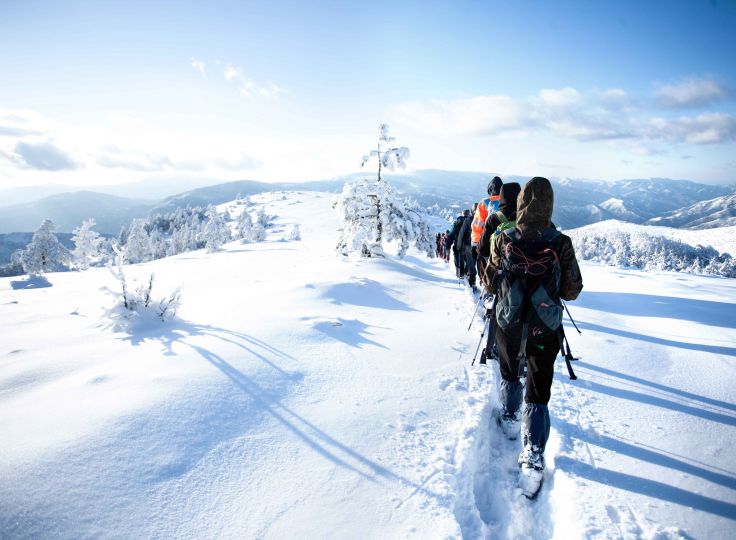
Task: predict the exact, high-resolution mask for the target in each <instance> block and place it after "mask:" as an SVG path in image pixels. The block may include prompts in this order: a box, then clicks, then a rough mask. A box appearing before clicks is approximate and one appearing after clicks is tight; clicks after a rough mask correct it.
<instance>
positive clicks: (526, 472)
mask: <svg viewBox="0 0 736 540" xmlns="http://www.w3.org/2000/svg"><path fill="white" fill-rule="evenodd" d="M543 483H544V471H543V470H541V471H540V470H538V469H535V468H534V467H530V466H529V465H527V464H526V463H525V464H524V465H522V466H521V470H520V471H519V487H520V488H521V492H522V493H523V494H524V497H526V498H527V499H530V500H534V499H536V498H537V495H539V492H540V491H541V489H542V484H543Z"/></svg>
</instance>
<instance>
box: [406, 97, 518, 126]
mask: <svg viewBox="0 0 736 540" xmlns="http://www.w3.org/2000/svg"><path fill="white" fill-rule="evenodd" d="M395 113H396V115H397V116H398V118H399V121H400V122H402V123H404V124H407V125H409V126H410V127H411V128H413V129H415V130H417V131H421V132H427V133H431V134H434V135H439V136H454V135H489V134H493V133H499V132H503V131H510V130H515V129H520V128H521V127H523V125H524V123H525V118H524V114H523V110H522V108H521V107H520V106H519V104H517V103H516V101H515V100H514V99H512V98H510V97H508V96H477V97H473V98H462V99H456V100H432V101H429V102H412V103H404V104H402V105H400V106H398V107H397V108H396V110H395Z"/></svg>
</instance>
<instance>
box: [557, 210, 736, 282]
mask: <svg viewBox="0 0 736 540" xmlns="http://www.w3.org/2000/svg"><path fill="white" fill-rule="evenodd" d="M566 233H567V234H568V235H569V236H570V238H572V241H573V245H574V247H575V253H576V255H577V256H578V258H579V259H582V260H587V261H596V262H601V263H604V264H608V265H611V266H618V267H622V268H639V269H642V270H672V271H676V272H687V273H690V274H708V275H716V276H723V277H731V278H733V277H736V261H734V258H733V255H732V254H731V253H728V252H727V251H726V250H727V249H729V246H730V249H733V246H736V227H722V228H719V229H705V230H701V231H679V230H675V229H669V228H667V227H648V226H642V225H633V224H630V223H624V222H621V221H615V220H611V221H603V222H600V223H596V224H593V225H588V226H586V227H581V228H579V229H573V230H571V231H566ZM714 246H715V247H714ZM719 249H720V251H719Z"/></svg>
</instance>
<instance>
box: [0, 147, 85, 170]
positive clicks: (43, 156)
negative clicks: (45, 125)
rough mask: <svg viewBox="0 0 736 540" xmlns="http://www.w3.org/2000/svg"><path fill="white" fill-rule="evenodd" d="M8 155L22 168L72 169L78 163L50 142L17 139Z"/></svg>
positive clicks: (75, 167) (76, 166) (77, 165)
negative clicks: (11, 152) (12, 151)
mask: <svg viewBox="0 0 736 540" xmlns="http://www.w3.org/2000/svg"><path fill="white" fill-rule="evenodd" d="M6 155H7V154H6ZM9 157H10V159H12V160H13V161H15V162H16V163H17V164H18V165H19V166H20V167H21V168H24V169H35V170H38V171H73V170H75V169H78V168H79V164H78V163H77V162H76V161H75V160H74V159H73V158H72V157H71V156H70V155H69V154H68V153H67V152H65V151H64V150H62V149H61V148H59V147H58V146H56V145H54V144H52V143H50V142H37V143H34V142H25V141H19V142H17V143H16V145H15V150H14V153H13V154H10V155H9Z"/></svg>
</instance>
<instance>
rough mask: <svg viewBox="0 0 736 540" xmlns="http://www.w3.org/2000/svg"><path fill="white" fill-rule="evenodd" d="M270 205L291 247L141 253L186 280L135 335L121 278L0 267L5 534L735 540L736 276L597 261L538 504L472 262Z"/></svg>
mask: <svg viewBox="0 0 736 540" xmlns="http://www.w3.org/2000/svg"><path fill="white" fill-rule="evenodd" d="M253 200H254V201H255V202H256V203H257V206H256V207H254V208H252V209H250V210H251V211H253V212H254V211H255V210H256V209H257V208H258V207H259V206H260V205H264V206H265V209H266V212H267V213H269V214H271V215H275V216H277V217H276V218H275V220H274V226H273V227H271V228H269V230H268V239H267V242H264V243H259V244H239V243H237V242H234V243H230V244H228V245H227V246H225V249H224V250H223V251H222V252H219V253H215V254H206V253H204V252H193V253H186V254H182V255H179V256H176V257H171V258H167V259H161V260H158V261H154V262H151V263H146V264H141V265H135V266H131V267H128V269H127V271H128V273H129V277H137V278H138V279H141V280H144V279H146V278H147V276H148V273H149V272H150V271H153V270H155V272H156V276H157V285H156V289H155V290H158V293H159V294H160V295H163V294H165V293H166V292H169V291H170V290H171V289H173V288H174V287H175V286H177V285H179V284H182V285H183V306H182V309H181V311H180V314H179V315H180V319H179V320H178V321H176V322H173V323H169V324H167V325H164V326H156V327H152V328H148V329H147V330H145V331H141V332H139V333H136V334H133V335H129V334H122V333H114V332H112V330H111V329H109V328H108V327H107V325H106V323H105V320H104V319H101V317H102V313H103V310H104V307H105V304H106V302H109V299H108V298H107V297H106V296H105V295H104V294H103V293H102V292H101V291H100V290H99V289H100V287H104V286H114V283H113V280H112V277H111V276H110V275H109V273H108V272H107V270H104V269H93V270H89V271H87V272H84V273H65V274H51V275H50V276H49V281H50V282H51V284H52V286H50V287H40V288H33V287H34V285H36V286H37V285H38V283H35V282H29V281H27V280H24V279H19V278H3V279H0V324H1V325H2V328H3V332H2V334H0V433H2V434H3V440H4V441H5V443H4V444H2V445H0V531H2V533H1V534H0V536H2V537H3V538H5V537H8V538H37V537H44V538H86V537H123V538H139V537H151V538H185V537H186V538H215V537H217V538H461V537H463V538H551V537H554V538H620V537H632V538H636V537H643V538H688V537H695V538H729V537H732V535H733V531H734V526H735V525H736V524H735V522H734V520H735V519H736V468H735V467H734V457H736V451H735V450H734V448H735V447H736V445H735V444H734V443H736V429H735V426H736V401H734V398H733V391H732V389H733V387H734V383H735V382H736V374H735V373H736V372H735V371H734V369H733V367H734V362H735V361H736V281H734V280H727V279H717V278H706V277H699V276H690V275H680V274H671V273H657V274H646V273H642V272H637V271H627V270H616V269H612V268H609V267H602V266H596V265H591V264H583V276H584V280H585V287H586V288H585V291H584V292H583V294H582V295H581V297H580V299H579V301H578V302H575V303H573V304H571V306H570V307H571V309H572V311H573V314H574V315H575V316H576V319H577V320H578V324H579V326H580V327H581V329H582V330H583V332H584V333H583V334H582V335H581V336H577V335H572V334H573V331H572V330H569V331H568V334H569V335H570V338H571V344H572V347H573V350H574V352H575V353H576V354H578V355H579V356H581V358H582V360H581V361H580V362H578V363H577V364H576V365H575V367H576V369H577V371H578V375H579V377H580V379H579V380H578V381H575V382H573V381H569V380H568V379H567V377H566V374H563V372H564V366H563V365H562V363H559V365H558V366H557V368H558V373H557V375H556V382H555V386H554V388H553V400H552V403H551V412H552V417H553V419H552V430H553V431H552V438H551V441H550V445H549V447H548V452H547V458H548V470H547V472H546V483H545V487H544V490H543V491H542V493H541V494H540V497H539V499H538V500H537V501H534V502H529V501H527V500H526V499H525V498H524V497H523V496H521V495H520V493H519V492H518V489H517V488H516V487H515V470H516V466H515V459H516V454H517V453H518V450H519V448H518V442H510V441H507V440H505V439H504V438H503V437H502V436H501V435H500V432H499V431H498V430H497V429H496V428H495V427H494V426H493V424H492V420H491V414H492V410H493V408H494V406H495V405H496V403H497V402H496V397H495V386H496V384H497V381H498V374H497V369H495V367H484V366H475V367H472V368H471V367H470V365H469V364H470V359H471V357H472V355H473V352H474V350H475V346H476V343H477V339H478V335H479V332H480V323H479V321H476V323H475V325H474V327H473V329H472V331H471V332H466V331H465V330H466V328H467V324H468V321H469V319H470V316H471V313H472V309H473V300H472V298H471V296H470V295H469V294H468V293H467V292H466V290H465V289H463V288H462V287H460V286H458V285H457V283H456V281H455V280H454V278H453V274H452V272H451V270H450V269H449V268H448V267H447V266H446V265H445V264H444V263H443V262H441V261H431V260H428V259H425V258H421V257H419V256H418V255H416V253H414V254H413V255H412V253H413V252H412V251H410V256H408V257H407V258H406V259H405V260H404V261H397V260H394V259H387V260H361V261H341V260H339V259H337V258H336V257H335V256H334V254H333V249H334V243H335V241H336V238H337V232H336V229H337V226H338V224H337V223H336V221H335V218H334V214H333V211H332V209H331V208H330V203H331V196H329V195H327V194H318V193H309V194H307V193H288V194H281V193H276V194H264V195H261V196H257V197H254V198H253ZM224 206H228V205H224ZM238 210H239V209H238V208H237V207H233V211H234V212H235V211H238ZM294 223H298V224H299V225H300V228H301V236H302V240H301V241H291V242H286V241H280V239H281V238H282V237H284V236H285V235H286V234H287V231H288V229H289V228H290V226H291V225H292V224H294ZM26 287H28V288H26ZM8 441H9V442H8Z"/></svg>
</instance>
